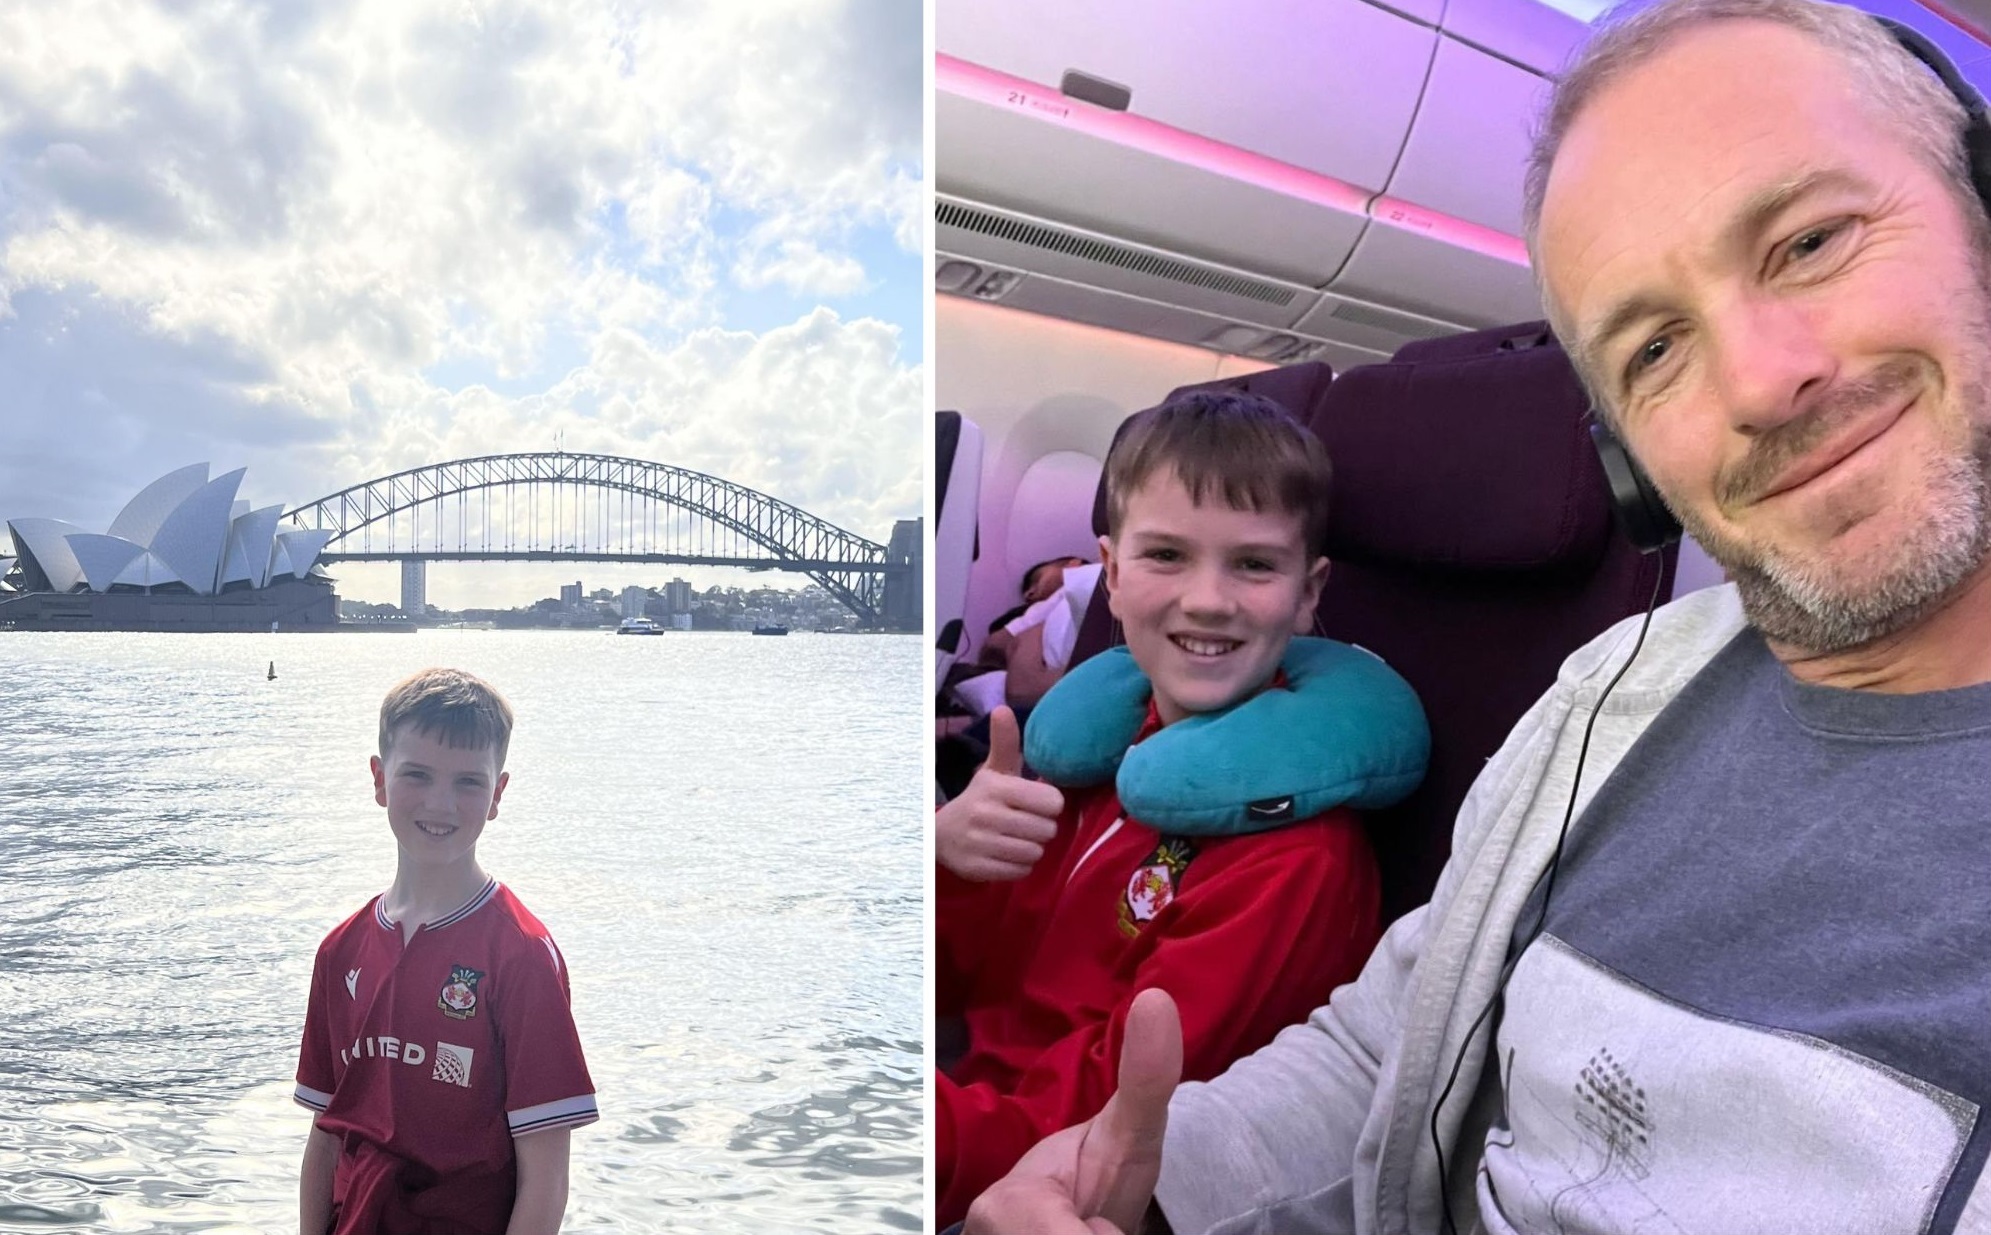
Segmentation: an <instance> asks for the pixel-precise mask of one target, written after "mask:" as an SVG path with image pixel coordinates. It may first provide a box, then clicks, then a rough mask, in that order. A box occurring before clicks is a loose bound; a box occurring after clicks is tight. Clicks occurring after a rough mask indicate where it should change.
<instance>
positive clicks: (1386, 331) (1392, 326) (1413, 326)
mask: <svg viewBox="0 0 1991 1235" xmlns="http://www.w3.org/2000/svg"><path fill="white" fill-rule="evenodd" d="M1294 329H1296V330H1298V331H1299V332H1300V333H1302V334H1304V335H1307V336H1309V337H1311V338H1316V339H1328V340H1331V341H1333V342H1335V343H1338V344H1343V345H1345V346H1349V347H1359V348H1364V349H1367V350H1369V351H1373V352H1379V353H1381V354H1382V355H1384V356H1389V355H1392V354H1394V353H1395V351H1396V349H1397V348H1399V347H1402V346H1403V345H1404V344H1406V343H1414V342H1416V341H1417V340H1419V339H1438V338H1443V337H1444V336H1446V335H1450V334H1459V333H1462V332H1463V331H1464V330H1465V329H1466V327H1464V326H1460V325H1457V324H1455V323H1453V322H1447V321H1441V320H1439V319H1437V318H1431V317H1424V316H1421V315H1418V314H1410V313H1402V312H1399V311H1397V310H1395V309H1390V308H1385V307H1383V306H1380V305H1372V304H1369V303H1366V302H1364V301H1359V300H1349V299H1348V298H1346V297H1343V296H1333V295H1328V296H1322V297H1321V300H1320V304H1318V305H1316V306H1315V307H1314V310H1313V311H1312V312H1311V313H1308V314H1307V315H1306V316H1305V317H1303V318H1301V319H1300V320H1299V322H1298V324H1297V325H1296V326H1295V327H1294Z"/></svg>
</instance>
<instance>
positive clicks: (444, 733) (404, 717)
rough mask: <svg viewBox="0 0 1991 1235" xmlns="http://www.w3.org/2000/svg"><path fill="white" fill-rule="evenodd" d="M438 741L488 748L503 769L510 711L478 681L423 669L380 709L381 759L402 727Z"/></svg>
mask: <svg viewBox="0 0 1991 1235" xmlns="http://www.w3.org/2000/svg"><path fill="white" fill-rule="evenodd" d="M404 725H406V726H412V727H413V729H414V730H415V732H417V733H423V734H427V735H429V736H430V737H435V738H440V739H441V740H442V741H443V743H444V744H445V745H448V746H451V747H454V748H456V749H458V750H474V749H476V748H478V747H483V746H489V747H492V748H493V749H495V750H496V751H497V753H498V767H499V769H500V770H502V769H503V768H504V766H505V748H506V747H507V746H509V745H510V744H511V740H512V708H511V705H510V704H508V703H506V702H505V697H504V696H503V695H501V694H499V693H498V692H497V691H496V690H494V689H492V687H491V684H490V683H488V682H486V681H484V680H483V679H482V678H480V677H477V676H475V675H474V674H469V673H465V672H463V670H461V669H424V670H422V671H421V672H420V673H417V674H414V675H413V676H411V677H408V678H404V679H402V680H401V681H400V682H398V683H396V685H395V687H394V689H392V690H390V691H388V692H387V698H386V699H384V700H382V701H381V704H380V755H381V758H383V759H384V758H386V757H387V747H388V744H389V743H390V742H392V741H393V740H394V734H395V733H396V732H397V731H398V730H400V729H401V727H402V726H404Z"/></svg>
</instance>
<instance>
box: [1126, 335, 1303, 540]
mask: <svg viewBox="0 0 1991 1235" xmlns="http://www.w3.org/2000/svg"><path fill="white" fill-rule="evenodd" d="M1333 382H1334V369H1333V367H1332V366H1330V365H1329V364H1328V363H1327V362H1326V361H1324V360H1310V361H1308V362H1306V363H1305V364H1294V365H1285V366H1283V367H1281V368H1277V369H1261V370H1259V371H1258V372H1256V373H1242V374H1239V375H1238V376H1236V377H1224V378H1218V379H1217V380H1216V381H1214V382H1197V383H1195V384H1193V385H1189V386H1178V387H1176V388H1175V389H1174V390H1171V391H1169V392H1168V398H1166V399H1163V400H1162V403H1168V402H1170V401H1172V400H1174V399H1177V398H1180V397H1181V396H1183V395H1186V394H1188V393H1189V392H1191V391H1193V390H1230V391H1236V392H1237V393H1239V394H1248V395H1258V396H1260V397H1262V398H1266V399H1270V400H1272V402H1274V403H1276V404H1278V405H1279V406H1280V407H1281V408H1282V409H1284V411H1285V413H1286V414H1287V415H1288V416H1291V417H1292V418H1293V419H1294V420H1297V421H1299V422H1300V423H1301V424H1305V423H1306V422H1307V417H1308V415H1309V414H1310V413H1311V412H1312V409H1313V406H1314V404H1315V403H1317V402H1319V400H1320V397H1321V395H1323V394H1324V393H1326V391H1327V389H1328V387H1329V386H1330V385H1332V384H1333ZM1156 406H1157V407H1159V406H1160V404H1156ZM1153 410H1154V409H1153V408H1148V409H1145V411H1141V412H1136V413H1134V414H1133V415H1132V416H1129V417H1127V419H1125V420H1123V421H1121V422H1120V427H1119V428H1117V429H1115V430H1114V431H1113V443H1114V445H1116V446H1117V445H1118V444H1119V442H1120V435H1121V434H1123V433H1125V432H1126V431H1127V426H1128V425H1130V424H1132V423H1133V422H1134V421H1135V420H1136V419H1138V418H1139V417H1140V416H1143V415H1145V414H1146V412H1147V411H1153ZM1109 453H1111V452H1110V451H1109ZM1092 530H1093V531H1094V532H1095V533H1096V534H1098V535H1100V536H1104V535H1106V477H1105V476H1104V475H1101V476H1100V478H1099V491H1098V492H1097V493H1095V494H1093V498H1092Z"/></svg>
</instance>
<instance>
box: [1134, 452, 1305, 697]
mask: <svg viewBox="0 0 1991 1235" xmlns="http://www.w3.org/2000/svg"><path fill="white" fill-rule="evenodd" d="M1122 512H1123V513H1122V516H1121V518H1120V521H1119V528H1118V531H1117V532H1116V534H1115V535H1114V536H1112V537H1110V538H1109V537H1102V538H1101V539H1100V542H1099V545H1100V552H1101V554H1102V555H1103V557H1102V561H1103V562H1104V564H1105V568H1106V587H1107V594H1108V600H1109V603H1110V605H1111V608H1112V610H1113V616H1114V617H1116V618H1118V619H1119V620H1120V625H1121V627H1122V628H1123V630H1124V631H1125V634H1126V637H1127V650H1128V651H1129V652H1131V653H1132V654H1133V657H1134V663H1135V664H1137V665H1139V666H1140V667H1141V671H1142V672H1143V673H1145V674H1146V675H1147V678H1148V681H1149V682H1150V683H1151V684H1152V685H1153V687H1154V698H1155V707H1156V709H1157V710H1158V711H1159V712H1160V714H1161V722H1162V723H1163V724H1165V725H1172V724H1174V723H1175V722H1176V721H1178V720H1181V719H1182V718H1183V717H1185V716H1188V715H1192V714H1194V713H1198V712H1215V711H1220V710H1222V709H1224V708H1227V707H1229V706H1231V705H1232V704H1234V703H1238V702H1240V701H1242V700H1244V699H1246V698H1248V697H1250V696H1251V695H1252V694H1253V693H1255V692H1256V691H1258V690H1259V689H1260V688H1262V687H1263V686H1264V685H1265V684H1266V683H1267V682H1269V681H1271V680H1272V676H1273V674H1275V673H1276V672H1277V671H1278V668H1279V661H1280V659H1281V658H1282V657H1284V656H1285V654H1286V644H1287V643H1288V642H1289V641H1290V640H1291V639H1292V637H1293V636H1294V635H1295V634H1300V633H1304V632H1305V631H1307V630H1308V629H1310V628H1311V626H1312V623H1313V613H1314V606H1315V605H1316V604H1317V603H1319V601H1320V589H1321V585H1322V584H1323V583H1324V582H1326V580H1327V559H1326V558H1323V557H1312V556H1310V555H1309V554H1308V552H1307V548H1306V542H1305V536H1304V533H1303V531H1302V522H1301V518H1300V516H1299V514H1297V513H1294V512H1290V511H1283V510H1261V511H1254V510H1237V509H1234V508H1233V507H1231V506H1229V505H1227V504H1226V503H1225V502H1224V501H1223V499H1222V498H1221V497H1220V496H1219V497H1214V498H1213V499H1212V500H1208V501H1205V502H1203V503H1201V504H1198V503H1197V502H1195V501H1193V500H1192V499H1191V498H1190V495H1189V490H1188V489H1187V487H1185V486H1184V485H1183V483H1182V480H1181V478H1180V477H1178V476H1177V475H1176V474H1175V472H1174V471H1173V470H1168V471H1159V472H1156V473H1155V474H1154V475H1152V476H1150V477H1149V478H1148V480H1147V481H1146V482H1145V483H1143V484H1142V485H1141V486H1140V487H1139V488H1138V489H1136V490H1135V491H1134V492H1133V493H1131V494H1130V495H1128V497H1127V500H1126V503H1125V505H1124V506H1123V507H1122Z"/></svg>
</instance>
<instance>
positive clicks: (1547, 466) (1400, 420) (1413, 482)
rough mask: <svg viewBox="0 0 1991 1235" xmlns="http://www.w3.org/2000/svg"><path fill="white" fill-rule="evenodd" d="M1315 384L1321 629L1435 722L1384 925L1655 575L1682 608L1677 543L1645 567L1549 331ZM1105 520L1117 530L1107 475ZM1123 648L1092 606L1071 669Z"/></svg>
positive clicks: (1470, 339)
mask: <svg viewBox="0 0 1991 1235" xmlns="http://www.w3.org/2000/svg"><path fill="white" fill-rule="evenodd" d="M1296 367H1297V368H1303V369H1305V368H1317V367H1319V366H1296ZM1283 372H1286V370H1272V371H1270V372H1268V373H1265V374H1254V375H1253V376H1254V377H1257V378H1259V379H1260V380H1261V381H1262V380H1264V379H1266V378H1271V377H1273V376H1275V375H1277V374H1279V373H1283ZM1320 380H1321V383H1322V384H1320V385H1315V384H1313V382H1312V381H1311V380H1310V379H1309V378H1308V377H1305V376H1303V377H1301V378H1299V379H1295V380H1292V384H1291V385H1290V386H1288V387H1286V388H1285V389H1286V390H1287V391H1288V392H1293V391H1304V392H1305V393H1304V395H1303V396H1296V397H1304V399H1305V402H1304V403H1301V404H1299V407H1297V408H1295V407H1294V404H1293V403H1287V404H1286V406H1287V407H1289V408H1293V409H1294V410H1295V411H1296V412H1298V413H1299V415H1300V416H1301V418H1302V419H1303V420H1304V422H1305V423H1306V424H1307V426H1308V427H1309V428H1311V429H1312V430H1313V431H1314V433H1315V434H1316V435H1317V436H1319V437H1320V439H1321V440H1322V441H1323V442H1324V443H1325V444H1326V446H1327V451H1328V456H1329V458H1331V459H1332V460H1333V462H1334V497H1333V505H1334V511H1333V518H1332V520H1331V521H1330V523H1329V544H1328V556H1329V557H1330V558H1331V559H1332V560H1333V562H1334V565H1333V569H1332V571H1331V572H1330V574H1329V575H1328V581H1327V588H1326V591H1325V592H1324V593H1323V595H1322V597H1321V604H1320V609H1319V610H1318V613H1317V620H1316V623H1315V625H1316V628H1317V629H1318V630H1319V631H1320V633H1322V634H1324V635H1326V636H1328V637H1329V638H1332V639H1340V640H1343V641H1345V642H1348V643H1355V644H1360V645H1361V646H1363V647H1365V648H1368V649H1369V650H1370V651H1372V652H1375V653H1376V654H1377V655H1379V656H1381V657H1382V658H1383V659H1384V660H1385V661H1387V662H1388V663H1389V665H1390V666H1391V667H1392V668H1394V669H1395V670H1396V671H1397V672H1398V673H1401V674H1402V675H1403V676H1404V678H1405V679H1406V680H1408V681H1409V682H1410V684H1411V686H1412V687H1414V688H1415V689H1416V691H1417V694H1418V697H1419V698H1420V699H1421V700H1423V702H1424V708H1425V712H1426V715H1427V717H1428V719H1429V721H1430V724H1431V763H1430V768H1429V770H1428V771H1427V773H1426V775H1425V780H1424V784H1423V785H1422V786H1421V787H1420V788H1419V789H1418V790H1417V792H1416V793H1414V794H1412V795H1411V796H1410V797H1409V798H1408V799H1406V800H1405V801H1404V802H1403V803H1401V804H1399V805H1397V806H1395V807H1393V808H1391V809H1390V810H1387V811H1383V812H1378V813H1377V814H1376V815H1375V816H1374V817H1373V821H1372V828H1371V835H1372V837H1373V838H1374V841H1375V845H1376V853H1377V857H1378V859H1379V860H1380V862H1381V864H1382V868H1383V895H1384V903H1383V911H1384V916H1385V919H1386V920H1388V919H1394V918H1396V917H1398V916H1400V915H1401V914H1403V913H1404V912H1406V911H1408V910H1410V909H1413V908H1415V907H1416V906H1418V905H1420V904H1422V903H1424V901H1426V900H1428V899H1429V898H1430V895H1431V888H1432V885H1433V884H1434V883H1436V881H1437V878H1438V872H1439V870H1440V868H1442V867H1443V866H1444V864H1445V859H1446V857H1447V856H1449V854H1450V852H1451V840H1452V823H1453V820H1454V817H1455V816H1456V815H1457V814H1458V809H1459V804H1460V803H1461V802H1462V801H1463V800H1464V799H1465V795H1466V790H1467V789H1468V788H1470V787H1471V785H1472V781H1473V778H1474V777H1475V776H1477V775H1478V774H1479V771H1480V769H1481V768H1482V767H1484V766H1485V764H1486V761H1487V759H1488V758H1489V757H1491V756H1492V754H1493V752H1494V751H1495V750H1497V749H1498V748H1499V746H1500V743H1501V742H1502V741H1503V740H1505V738H1506V737H1507V734H1508V731H1509V730H1511V729H1512V728H1513V727H1514V724H1515V722H1516V721H1518V720H1520V718H1521V715H1522V713H1523V712H1525V711H1527V709H1528V707H1529V705H1531V704H1533V703H1534V701H1535V700H1536V699H1537V698H1538V697H1539V696H1540V695H1541V694H1542V692H1544V691H1546V690H1547V689H1548V687H1549V685H1550V684H1551V683H1552V682H1553V681H1554V680H1555V673H1556V669H1557V667H1558V666H1559V665H1560V664H1561V663H1562V661H1563V658H1564V657H1566V656H1567V655H1568V654H1569V653H1570V652H1572V651H1574V650H1575V649H1576V648H1577V647H1579V646H1581V645H1582V644H1583V643H1585V642H1586V641H1588V640H1589V639H1590V638H1591V637H1592V636H1594V635H1596V634H1597V633H1599V632H1600V631H1602V630H1604V629H1605V628H1606V627H1608V626H1610V625H1611V624H1612V623H1613V622H1616V621H1618V620H1619V619H1620V618H1623V617H1625V616H1627V615H1630V614H1635V613H1640V612H1642V611H1643V610H1644V608H1645V604H1646V601H1647V600H1648V599H1649V598H1650V597H1651V595H1652V587H1653V581H1654V572H1661V573H1662V574H1663V575H1664V580H1663V582H1662V584H1661V591H1660V600H1661V601H1662V602H1663V601H1665V600H1666V599H1668V597H1669V596H1670V595H1671V592H1672V586H1673V566H1674V561H1675V552H1676V550H1675V548H1668V549H1667V550H1666V552H1665V553H1664V554H1663V555H1661V556H1659V557H1656V558H1646V557H1644V556H1643V555H1641V554H1639V553H1638V551H1637V550H1635V549H1633V548H1632V547H1631V544H1630V543H1629V542H1628V541H1626V540H1625V539H1624V538H1623V536H1622V535H1620V534H1619V532H1618V531H1617V528H1616V526H1615V524H1614V523H1613V522H1612V517H1611V510H1610V505H1609V502H1608V499H1607V496H1606V490H1605V486H1604V480H1603V476H1602V474H1601V470H1600V467H1599V464H1598V462H1597V457H1596V454H1595V451H1594V450H1593V449H1592V447H1591V445H1590V439H1589V434H1588V430H1587V428H1586V424H1585V418H1586V417H1587V415H1588V403H1587V401H1586V400H1585V398H1584V394H1583V390H1582V387H1581V385H1580V384H1579V383H1578V382H1577V380H1576V374H1575V372H1574V371H1573V370H1572V369H1571V368H1570V367H1569V361H1568V359H1567V358H1566V357H1565V356H1564V355H1563V352H1562V349H1561V347H1560V346H1558V345H1557V344H1556V342H1555V340H1554V339H1553V337H1551V336H1550V335H1549V333H1548V329H1547V327H1546V325H1545V324H1543V323H1540V322H1532V323H1524V324H1522V325H1518V326H1511V327H1504V328H1499V329H1494V330H1482V331H1477V332H1474V333H1472V334H1466V335H1456V336H1451V337H1448V338H1444V339H1435V340H1430V341H1428V342H1419V343H1414V344H1410V345H1408V346H1406V347H1404V348H1403V349H1402V350H1401V351H1399V352H1398V353H1397V354H1396V356H1395V357H1393V358H1392V359H1391V360H1390V361H1389V362H1388V363H1385V364H1376V365H1364V366H1362V367H1360V368H1356V369H1351V370H1349V371H1348V372H1347V373H1345V374H1343V375H1342V376H1341V377H1340V378H1338V379H1336V380H1334V381H1333V382H1332V383H1331V384H1325V378H1324V377H1322V378H1321V379H1320ZM1218 384H1219V385H1233V383H1218ZM1185 389H1195V388H1194V387H1188V388H1185ZM1178 393H1180V392H1178ZM1256 393H1262V394H1268V395H1269V396H1270V397H1272V398H1274V399H1279V398H1280V395H1279V394H1277V393H1273V392H1271V391H1267V390H1263V389H1260V390H1258V391H1257V392H1256ZM1171 397H1173V396H1172V395H1171ZM1301 409H1304V410H1301ZM1095 523H1096V524H1097V526H1098V527H1099V529H1100V531H1101V532H1102V533H1103V532H1104V530H1105V506H1104V485H1103V484H1102V486H1101V500H1100V503H1099V505H1098V506H1097V507H1096V511H1095ZM1119 641H1120V640H1119V638H1118V631H1117V630H1116V629H1115V627H1114V623H1113V621H1112V618H1111V615H1110V614H1109V613H1108V611H1107V608H1106V600H1105V597H1104V595H1103V594H1100V595H1095V597H1094V601H1093V604H1092V606H1091V607H1090V608H1089V609H1088V610H1087V611H1086V616H1085V622H1084V624H1083V626H1082V627H1081V630H1080V635H1079V640H1078V647H1077V649H1076V650H1075V651H1074V653H1073V657H1072V658H1073V662H1074V663H1076V662H1077V661H1079V660H1081V659H1083V658H1084V657H1086V656H1089V655H1092V654H1093V653H1096V652H1098V651H1100V650H1102V649H1103V648H1106V647H1109V646H1111V645H1112V644H1114V643H1117V642H1119Z"/></svg>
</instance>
